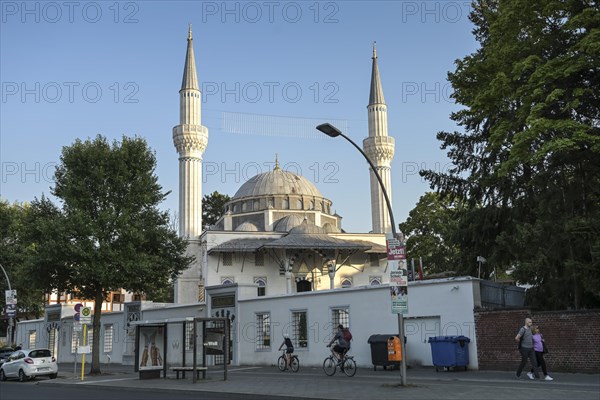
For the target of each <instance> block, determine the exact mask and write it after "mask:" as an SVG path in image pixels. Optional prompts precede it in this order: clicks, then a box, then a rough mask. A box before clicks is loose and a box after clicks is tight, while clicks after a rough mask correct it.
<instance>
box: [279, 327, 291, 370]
mask: <svg viewBox="0 0 600 400" xmlns="http://www.w3.org/2000/svg"><path fill="white" fill-rule="evenodd" d="M283 346H285V347H286V351H285V369H288V368H289V367H290V365H291V362H290V361H291V358H292V353H294V344H293V343H292V340H291V339H290V335H288V334H287V333H284V334H283V343H281V346H279V350H281V348H282V347H283Z"/></svg>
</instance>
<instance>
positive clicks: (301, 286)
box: [296, 279, 312, 293]
mask: <svg viewBox="0 0 600 400" xmlns="http://www.w3.org/2000/svg"><path fill="white" fill-rule="evenodd" d="M311 290H312V283H311V282H310V281H308V280H306V279H299V280H298V281H297V282H296V292H297V293H300V292H310V291H311Z"/></svg>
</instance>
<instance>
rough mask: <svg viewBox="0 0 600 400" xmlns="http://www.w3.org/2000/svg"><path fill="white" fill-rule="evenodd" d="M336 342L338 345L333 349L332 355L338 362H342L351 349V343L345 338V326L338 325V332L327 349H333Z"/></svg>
mask: <svg viewBox="0 0 600 400" xmlns="http://www.w3.org/2000/svg"><path fill="white" fill-rule="evenodd" d="M335 341H337V344H336V345H335V346H333V349H331V354H333V356H334V357H335V358H336V359H337V360H338V361H342V359H343V358H344V354H345V353H346V352H347V351H348V350H349V349H350V342H349V341H347V340H346V338H345V337H344V325H342V324H340V325H338V331H337V332H336V334H335V336H334V337H333V339H331V342H329V344H328V345H327V347H331V345H332V344H333V342H335Z"/></svg>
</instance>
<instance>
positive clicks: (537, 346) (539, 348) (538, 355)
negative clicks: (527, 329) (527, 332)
mask: <svg viewBox="0 0 600 400" xmlns="http://www.w3.org/2000/svg"><path fill="white" fill-rule="evenodd" d="M531 333H532V334H533V335H532V339H533V350H534V351H535V359H536V361H537V365H538V367H542V372H543V373H544V376H545V378H544V379H545V380H547V381H553V380H554V378H552V377H551V376H550V375H548V370H547V369H546V361H545V360H544V348H545V347H546V345H545V344H544V336H542V334H541V333H540V327H539V326H535V327H534V328H533V329H532V330H531ZM531 373H533V369H531Z"/></svg>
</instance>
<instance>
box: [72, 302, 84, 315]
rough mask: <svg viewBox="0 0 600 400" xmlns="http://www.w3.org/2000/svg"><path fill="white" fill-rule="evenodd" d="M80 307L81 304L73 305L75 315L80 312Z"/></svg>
mask: <svg viewBox="0 0 600 400" xmlns="http://www.w3.org/2000/svg"><path fill="white" fill-rule="evenodd" d="M81 307H83V304H81V303H77V304H75V306H73V309H74V310H75V312H76V313H78V312H80V311H81Z"/></svg>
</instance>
